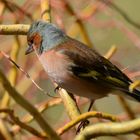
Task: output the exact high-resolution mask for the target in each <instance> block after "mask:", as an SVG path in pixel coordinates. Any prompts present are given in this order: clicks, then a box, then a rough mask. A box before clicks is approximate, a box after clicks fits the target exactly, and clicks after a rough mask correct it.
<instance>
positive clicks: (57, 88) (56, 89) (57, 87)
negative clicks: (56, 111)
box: [54, 85, 60, 93]
mask: <svg viewBox="0 0 140 140" xmlns="http://www.w3.org/2000/svg"><path fill="white" fill-rule="evenodd" d="M59 89H60V87H59V86H58V85H57V86H56V88H55V89H54V92H55V93H56V92H57V91H58V90H59Z"/></svg>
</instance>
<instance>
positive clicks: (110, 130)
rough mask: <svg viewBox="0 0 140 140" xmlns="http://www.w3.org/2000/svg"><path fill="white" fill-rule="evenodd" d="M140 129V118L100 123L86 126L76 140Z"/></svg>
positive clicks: (87, 139) (132, 131) (86, 139)
mask: <svg viewBox="0 0 140 140" xmlns="http://www.w3.org/2000/svg"><path fill="white" fill-rule="evenodd" d="M138 130H140V119H135V120H132V121H128V122H122V123H98V124H95V125H92V126H88V127H86V128H85V129H84V130H83V131H82V132H81V133H80V134H79V135H77V137H76V138H75V140H89V139H91V138H94V137H99V136H115V135H121V134H128V133H134V132H136V131H138Z"/></svg>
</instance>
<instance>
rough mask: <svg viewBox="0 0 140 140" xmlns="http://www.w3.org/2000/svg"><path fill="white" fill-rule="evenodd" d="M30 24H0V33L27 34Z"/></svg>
mask: <svg viewBox="0 0 140 140" xmlns="http://www.w3.org/2000/svg"><path fill="white" fill-rule="evenodd" d="M29 27H30V25H25V24H14V25H0V35H26V34H27V32H28V30H29Z"/></svg>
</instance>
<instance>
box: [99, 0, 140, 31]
mask: <svg viewBox="0 0 140 140" xmlns="http://www.w3.org/2000/svg"><path fill="white" fill-rule="evenodd" d="M100 1H101V2H102V3H104V4H106V5H107V6H109V7H110V8H112V9H114V10H116V11H117V12H118V13H119V14H120V15H121V16H122V17H123V18H124V19H125V20H126V21H127V22H128V23H130V24H131V25H132V26H134V27H135V28H137V29H140V24H138V23H136V22H135V21H133V20H132V19H131V18H130V17H129V16H128V15H127V14H126V13H125V12H124V11H123V10H122V9H121V8H119V7H118V6H117V5H116V4H114V3H112V2H111V1H109V0H100Z"/></svg>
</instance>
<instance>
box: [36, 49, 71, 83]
mask: <svg viewBox="0 0 140 140" xmlns="http://www.w3.org/2000/svg"><path fill="white" fill-rule="evenodd" d="M39 60H40V62H41V63H42V65H43V67H44V69H45V71H46V72H47V73H48V75H49V77H50V78H51V79H52V80H53V81H55V82H57V83H58V84H61V83H63V82H64V81H65V79H66V78H67V75H68V74H69V71H68V67H69V64H70V61H69V60H68V58H67V57H66V56H65V55H63V54H61V53H59V52H56V51H55V50H50V51H47V52H44V53H43V54H42V55H41V56H39Z"/></svg>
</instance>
